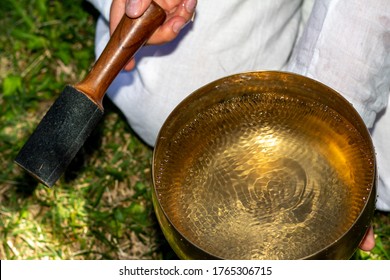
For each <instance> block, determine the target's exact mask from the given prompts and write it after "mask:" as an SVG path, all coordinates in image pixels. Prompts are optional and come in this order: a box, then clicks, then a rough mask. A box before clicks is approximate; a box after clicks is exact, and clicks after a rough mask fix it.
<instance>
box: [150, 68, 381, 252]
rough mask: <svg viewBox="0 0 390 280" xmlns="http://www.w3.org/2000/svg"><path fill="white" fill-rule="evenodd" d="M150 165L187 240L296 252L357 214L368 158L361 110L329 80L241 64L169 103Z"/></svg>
mask: <svg viewBox="0 0 390 280" xmlns="http://www.w3.org/2000/svg"><path fill="white" fill-rule="evenodd" d="M153 172H154V175H153V176H154V183H155V191H156V197H157V200H158V203H159V204H160V206H161V208H162V210H163V212H164V214H165V215H166V217H167V219H168V220H169V222H170V226H173V227H175V229H176V230H177V231H178V232H180V234H181V235H182V236H183V238H185V239H187V240H188V241H189V242H190V243H191V244H194V246H196V247H198V248H200V249H201V250H204V251H205V252H207V253H208V254H210V255H213V256H216V257H218V258H222V259H301V258H305V257H307V256H310V255H313V254H315V253H317V252H319V251H321V250H323V249H324V248H327V247H329V246H330V245H332V243H334V242H335V241H337V240H339V239H340V238H341V237H342V236H343V235H344V234H345V233H346V232H348V230H350V229H351V227H352V225H353V224H354V223H355V221H356V220H357V218H358V217H359V216H360V215H361V214H362V211H363V210H364V209H365V206H366V203H367V201H368V198H369V196H370V195H371V193H372V188H373V182H374V177H375V158H374V152H373V148H372V143H371V141H370V137H369V135H368V133H367V131H366V129H365V127H364V124H362V121H361V119H359V117H358V116H357V114H356V112H355V111H354V110H353V108H351V106H350V105H349V103H348V102H346V101H345V100H344V99H343V98H342V97H340V96H339V95H338V94H337V93H335V92H333V91H332V90H331V89H329V88H327V87H325V86H324V85H322V84H319V83H317V82H314V81H312V80H309V79H306V78H303V77H300V76H295V75H292V74H287V73H272V72H271V73H265V76H264V73H262V74H258V73H247V74H245V75H239V76H232V77H228V78H225V79H223V80H219V81H217V82H215V83H213V84H211V85H208V86H206V87H204V88H202V89H200V90H199V91H197V92H195V93H194V94H193V95H191V97H190V98H188V99H186V100H185V101H184V102H183V103H182V104H180V105H179V106H178V108H176V110H175V111H174V112H173V113H172V115H171V116H170V118H168V120H167V122H166V125H165V126H164V127H163V129H162V131H161V133H160V136H159V140H158V142H157V144H156V148H155V154H154V171H153ZM163 226H164V225H163Z"/></svg>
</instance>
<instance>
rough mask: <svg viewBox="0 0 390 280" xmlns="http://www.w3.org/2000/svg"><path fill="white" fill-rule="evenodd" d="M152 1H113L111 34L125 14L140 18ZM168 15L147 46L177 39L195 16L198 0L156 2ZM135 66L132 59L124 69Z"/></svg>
mask: <svg viewBox="0 0 390 280" xmlns="http://www.w3.org/2000/svg"><path fill="white" fill-rule="evenodd" d="M151 2H152V0H113V2H112V4H111V11H110V32H111V34H112V33H113V32H114V30H115V28H116V27H117V26H118V24H119V21H120V20H121V18H122V16H123V14H124V13H126V15H127V16H128V17H130V18H137V17H140V16H141V15H142V14H143V13H144V12H145V10H146V9H147V8H148V7H149V5H150V3H151ZM155 2H156V3H157V4H158V5H159V6H160V7H161V8H163V9H164V10H165V11H166V13H167V18H166V20H165V22H164V23H163V24H162V25H161V26H160V27H159V28H158V29H157V30H156V31H155V32H154V33H153V35H152V36H151V37H150V38H149V40H148V42H147V44H153V45H158V44H163V43H167V42H170V41H172V40H173V39H175V38H176V37H177V35H178V34H179V32H180V30H181V29H182V28H183V27H184V26H185V25H186V24H187V23H188V21H190V20H191V18H192V17H193V15H194V12H195V7H196V4H197V0H155ZM134 66H135V60H134V59H131V60H130V61H129V62H128V63H127V65H126V66H125V67H124V69H125V70H127V71H129V70H131V69H133V68H134Z"/></svg>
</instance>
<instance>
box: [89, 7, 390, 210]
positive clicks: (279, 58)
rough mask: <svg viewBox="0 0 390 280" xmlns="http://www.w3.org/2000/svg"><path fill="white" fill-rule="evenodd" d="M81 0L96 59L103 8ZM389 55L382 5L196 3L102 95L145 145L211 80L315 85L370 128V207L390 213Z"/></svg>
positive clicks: (103, 37)
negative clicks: (174, 34)
mask: <svg viewBox="0 0 390 280" xmlns="http://www.w3.org/2000/svg"><path fill="white" fill-rule="evenodd" d="M88 1H90V2H91V3H92V4H93V5H94V6H95V7H96V8H97V9H98V10H99V11H100V13H101V17H100V18H99V20H98V23H97V29H96V55H97V56H99V55H100V53H101V52H102V50H103V48H104V47H105V45H106V44H107V42H108V40H109V36H110V35H109V28H108V21H109V11H110V6H111V0H107V1H104V0H88ZM313 2H314V4H313ZM308 15H310V16H308ZM389 51H390V1H389V0H375V1H367V0H321V1H319V0H318V1H314V0H313V1H311V0H262V1H259V0H229V1H226V0H212V1H203V0H198V5H197V8H196V17H195V21H194V22H193V23H190V24H188V25H187V26H186V27H185V28H184V29H183V30H182V31H181V33H180V34H179V37H178V38H176V39H175V40H174V41H172V42H170V43H168V44H165V45H161V46H146V47H143V48H142V49H141V50H140V51H139V52H138V53H137V55H136V60H137V66H136V68H135V69H134V70H133V71H131V72H125V71H122V72H121V73H120V74H119V76H118V77H117V78H116V79H115V81H114V82H113V84H112V85H111V86H110V88H109V89H108V91H107V95H108V96H109V98H110V99H111V100H112V101H113V102H114V103H115V104H116V105H117V106H118V108H119V109H120V110H121V111H122V112H123V113H124V115H125V116H126V118H127V121H128V122H129V124H130V126H131V127H132V129H133V130H134V131H135V132H136V133H137V134H138V135H139V136H140V137H141V138H142V139H143V140H144V141H145V142H146V143H147V144H149V145H151V146H153V145H154V143H155V141H156V138H157V134H158V132H159V130H160V128H161V126H162V124H163V122H164V121H165V119H166V118H167V117H168V115H169V113H170V112H171V111H172V110H173V109H174V108H175V106H176V105H177V104H178V103H179V102H180V101H181V100H182V99H184V98H185V97H186V96H187V95H188V94H190V93H191V92H193V91H194V90H196V89H198V88H199V87H201V86H203V85H205V84H207V83H209V82H211V81H213V80H215V79H217V78H221V77H224V76H227V75H231V74H235V73H239V72H245V71H257V70H287V71H290V72H295V73H298V74H302V75H305V76H308V77H311V78H313V79H316V80H319V81H320V82H323V83H324V84H326V85H328V86H330V87H332V88H334V89H335V90H337V91H338V92H340V93H341V94H342V95H343V96H344V97H345V98H347V99H348V100H349V101H350V102H351V103H352V104H353V106H354V107H355V108H356V109H357V111H358V112H359V114H360V115H361V116H362V118H363V120H364V121H365V123H366V125H367V127H368V128H369V129H370V131H371V133H372V137H373V142H374V145H375V149H376V153H377V161H378V171H379V181H378V199H377V208H378V209H379V210H385V211H390V152H389V151H390V148H388V145H386V141H387V138H388V136H390V112H389V110H387V111H386V107H387V102H388V95H389V90H390V55H389Z"/></svg>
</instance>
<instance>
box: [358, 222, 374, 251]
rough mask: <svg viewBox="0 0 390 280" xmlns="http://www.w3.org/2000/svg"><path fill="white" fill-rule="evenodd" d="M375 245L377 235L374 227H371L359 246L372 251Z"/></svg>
mask: <svg viewBox="0 0 390 280" xmlns="http://www.w3.org/2000/svg"><path fill="white" fill-rule="evenodd" d="M374 247H375V236H374V229H373V228H372V227H370V228H369V229H368V230H367V232H366V235H365V236H364V237H363V240H362V242H361V243H360V245H359V248H360V249H361V250H363V251H371V250H372V249H374Z"/></svg>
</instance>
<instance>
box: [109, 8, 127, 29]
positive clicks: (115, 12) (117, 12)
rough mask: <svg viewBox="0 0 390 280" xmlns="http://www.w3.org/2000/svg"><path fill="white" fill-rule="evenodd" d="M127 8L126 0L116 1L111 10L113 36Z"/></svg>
mask: <svg viewBox="0 0 390 280" xmlns="http://www.w3.org/2000/svg"><path fill="white" fill-rule="evenodd" d="M125 6H126V0H114V1H113V2H112V4H111V9H110V34H112V33H113V32H114V30H115V28H116V27H117V26H118V24H119V22H120V20H121V18H122V16H123V14H124V11H125Z"/></svg>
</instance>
